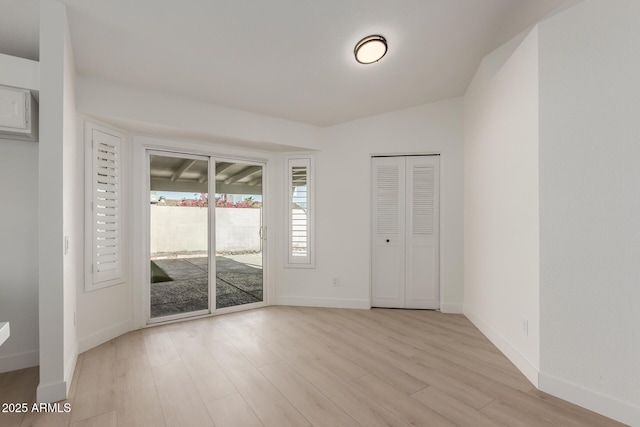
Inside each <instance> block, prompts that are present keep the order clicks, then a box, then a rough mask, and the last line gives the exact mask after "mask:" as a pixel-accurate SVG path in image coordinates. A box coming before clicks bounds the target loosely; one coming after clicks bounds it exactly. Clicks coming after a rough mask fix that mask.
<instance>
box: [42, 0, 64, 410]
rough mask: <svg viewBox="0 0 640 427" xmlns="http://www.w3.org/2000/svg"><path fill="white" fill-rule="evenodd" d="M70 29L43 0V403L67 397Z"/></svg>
mask: <svg viewBox="0 0 640 427" xmlns="http://www.w3.org/2000/svg"><path fill="white" fill-rule="evenodd" d="M65 26H66V13H65V10H64V6H62V5H61V4H60V3H59V2H57V1H47V0H42V2H41V7H40V67H41V69H40V71H41V78H40V95H41V96H40V142H39V143H38V145H39V150H38V154H39V156H38V158H39V177H38V178H39V179H38V189H39V191H38V195H39V221H38V226H39V228H38V233H39V239H38V256H39V260H38V262H39V272H38V273H39V277H38V282H39V285H38V289H39V293H38V298H39V323H40V326H39V330H40V384H39V385H38V392H37V394H38V396H37V399H38V401H40V402H51V401H56V400H60V399H64V398H66V384H65V377H64V373H65V365H66V364H65V359H64V356H65V355H64V347H65V336H64V332H65V330H64V321H65V315H64V314H65V313H64V310H65V298H64V297H65V295H64V271H63V268H64V260H63V234H64V233H63V200H64V192H63V189H64V186H63V145H64V110H63V102H64V81H65Z"/></svg>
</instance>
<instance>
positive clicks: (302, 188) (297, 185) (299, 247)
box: [287, 158, 313, 267]
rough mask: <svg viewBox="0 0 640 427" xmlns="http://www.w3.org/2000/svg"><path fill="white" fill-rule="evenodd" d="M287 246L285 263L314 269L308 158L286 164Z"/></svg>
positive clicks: (309, 161) (311, 188)
mask: <svg viewBox="0 0 640 427" xmlns="http://www.w3.org/2000/svg"><path fill="white" fill-rule="evenodd" d="M287 175H288V183H289V197H288V205H289V206H288V209H287V210H288V212H289V224H288V228H289V239H288V240H289V244H288V254H287V264H288V265H289V266H297V267H305V266H306V267H313V256H312V255H313V254H312V240H313V234H312V232H313V222H312V221H313V186H312V176H311V159H309V158H304V159H289V161H288V172H287Z"/></svg>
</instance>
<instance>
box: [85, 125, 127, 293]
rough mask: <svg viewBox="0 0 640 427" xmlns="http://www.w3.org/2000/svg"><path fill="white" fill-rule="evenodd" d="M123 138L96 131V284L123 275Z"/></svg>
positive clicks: (93, 158) (93, 255) (93, 139)
mask: <svg viewBox="0 0 640 427" xmlns="http://www.w3.org/2000/svg"><path fill="white" fill-rule="evenodd" d="M121 142H122V140H121V138H119V137H117V136H113V135H110V134H107V133H105V132H101V131H99V130H97V129H93V132H92V164H93V165H92V166H93V167H92V175H91V180H92V185H93V191H92V200H91V210H92V215H91V217H92V222H91V228H92V233H93V238H92V265H91V271H92V277H93V284H94V285H95V284H99V283H103V282H108V281H113V280H116V279H119V278H120V277H121V270H122V265H121V264H122V261H121V255H122V254H121V239H120V233H121V219H122V213H121V183H120V180H121V158H120V150H121Z"/></svg>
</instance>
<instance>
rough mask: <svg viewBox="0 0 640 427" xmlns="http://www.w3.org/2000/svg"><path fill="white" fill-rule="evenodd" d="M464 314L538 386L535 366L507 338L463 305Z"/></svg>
mask: <svg viewBox="0 0 640 427" xmlns="http://www.w3.org/2000/svg"><path fill="white" fill-rule="evenodd" d="M464 315H465V316H466V317H467V318H468V319H469V320H471V323H473V324H474V325H475V326H476V327H477V328H478V329H480V332H482V333H483V334H484V335H485V336H486V337H487V338H488V339H489V341H491V342H492V343H493V344H494V345H495V346H496V347H498V350H500V351H501V352H502V353H503V354H504V355H505V356H507V359H509V360H510V361H511V363H513V364H514V365H516V368H518V369H519V370H520V372H522V374H523V375H524V376H525V377H527V379H528V380H529V381H531V384H533V385H534V386H536V387H538V376H539V373H540V372H539V369H538V368H537V367H536V366H534V365H533V364H532V363H531V362H529V361H528V360H527V358H525V357H524V356H523V355H522V354H520V352H519V351H518V350H516V349H515V348H514V347H513V346H512V345H511V343H510V342H509V341H508V340H507V339H505V338H504V337H503V336H502V335H500V333H499V332H498V331H496V330H495V329H494V328H493V327H492V326H490V325H489V324H488V323H487V322H485V321H484V320H482V319H481V318H480V317H479V316H478V315H476V314H475V313H474V312H473V311H472V310H471V309H469V307H467V306H465V307H464Z"/></svg>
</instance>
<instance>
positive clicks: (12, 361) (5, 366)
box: [0, 350, 40, 373]
mask: <svg viewBox="0 0 640 427" xmlns="http://www.w3.org/2000/svg"><path fill="white" fill-rule="evenodd" d="M38 365H40V352H39V351H38V350H31V351H25V352H22V353H16V354H8V355H6V356H0V373H2V372H10V371H17V370H18V369H24V368H31V367H32V366H38Z"/></svg>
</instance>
